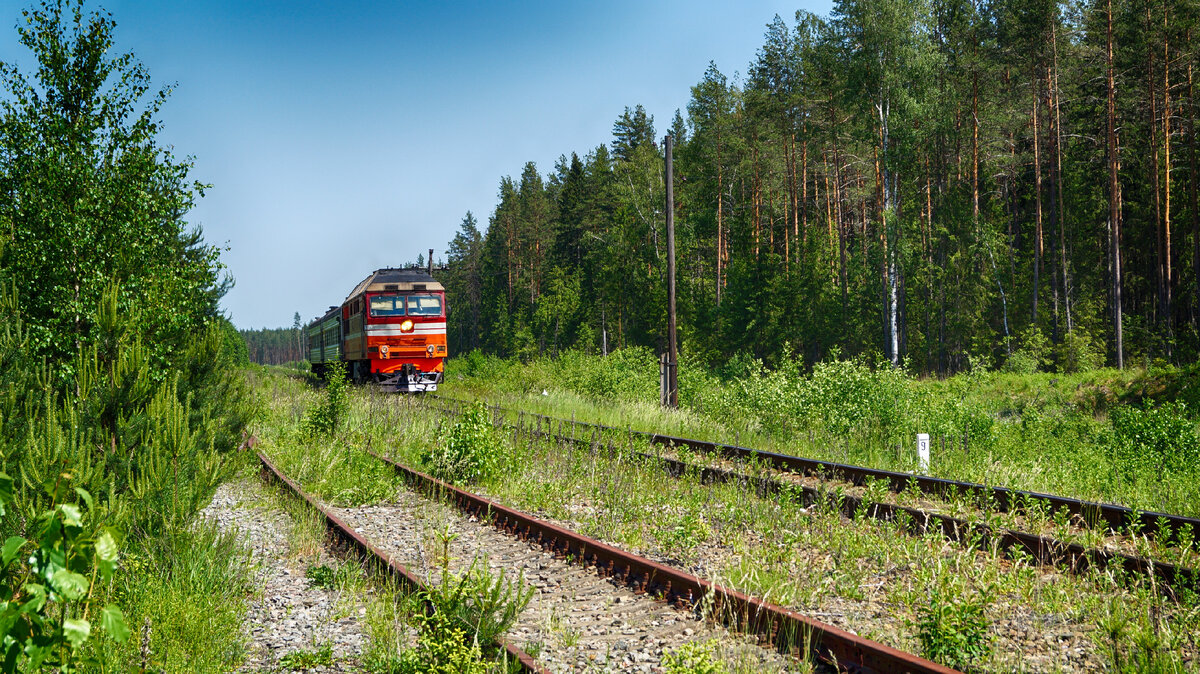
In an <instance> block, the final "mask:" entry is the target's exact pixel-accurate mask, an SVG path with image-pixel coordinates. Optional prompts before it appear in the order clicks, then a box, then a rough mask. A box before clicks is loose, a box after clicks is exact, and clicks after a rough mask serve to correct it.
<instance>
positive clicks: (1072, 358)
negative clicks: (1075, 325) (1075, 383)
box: [1057, 329, 1104, 373]
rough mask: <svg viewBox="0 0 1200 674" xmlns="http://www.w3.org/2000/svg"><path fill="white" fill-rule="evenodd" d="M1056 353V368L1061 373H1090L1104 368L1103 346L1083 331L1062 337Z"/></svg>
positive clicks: (1078, 330) (1079, 330)
mask: <svg viewBox="0 0 1200 674" xmlns="http://www.w3.org/2000/svg"><path fill="white" fill-rule="evenodd" d="M1057 351H1058V367H1059V369H1060V370H1061V371H1063V372H1067V373H1074V372H1091V371H1092V370H1098V369H1100V368H1102V367H1104V344H1103V343H1096V341H1095V340H1094V339H1092V336H1091V335H1089V334H1088V333H1087V332H1086V331H1085V330H1082V329H1076V330H1073V331H1071V332H1068V333H1067V334H1065V335H1063V341H1062V343H1061V344H1059V345H1058V349H1057Z"/></svg>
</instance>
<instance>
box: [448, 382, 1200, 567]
mask: <svg viewBox="0 0 1200 674" xmlns="http://www.w3.org/2000/svg"><path fill="white" fill-rule="evenodd" d="M435 399H437V400H439V401H443V402H447V403H451V404H453V405H456V406H458V407H460V408H461V406H462V405H463V404H464V402H466V401H462V400H458V399H455V398H446V397H442V396H435ZM489 407H490V408H492V409H497V410H503V411H505V412H512V411H513V410H504V409H503V408H501V407H499V406H497V405H489ZM520 414H528V415H529V416H530V417H531V418H534V419H540V420H542V421H545V422H546V423H547V424H552V423H554V422H558V423H559V424H567V423H569V424H572V425H574V426H582V427H584V428H587V429H596V430H599V431H600V432H614V433H623V434H628V435H631V436H635V437H639V438H642V439H643V440H645V441H647V442H650V443H653V444H658V445H669V446H673V447H687V448H689V449H691V450H693V451H697V452H703V453H705V454H715V455H717V456H720V457H722V458H727V459H740V460H755V461H758V462H760V463H763V464H766V465H768V466H771V467H772V468H776V469H778V470H783V471H786V472H789V473H796V474H799V475H806V476H810V477H822V478H828V477H831V476H836V477H839V478H842V479H845V480H847V481H849V482H851V483H853V484H855V485H859V486H861V485H863V484H865V483H866V482H867V481H869V480H883V481H885V482H887V483H888V487H889V488H890V489H891V490H892V491H894V492H900V491H904V490H906V489H910V488H912V487H915V488H916V489H917V490H918V491H920V492H922V493H925V494H931V495H934V496H938V497H940V498H948V497H953V496H956V495H970V496H974V497H975V498H976V499H977V500H978V501H979V502H980V503H982V504H988V505H989V506H990V507H992V508H994V509H995V510H997V511H999V512H1009V511H1011V510H1020V509H1024V508H1026V507H1027V505H1028V504H1030V503H1035V502H1039V501H1040V502H1043V503H1045V504H1046V505H1047V506H1048V507H1049V510H1050V512H1051V513H1054V512H1057V511H1059V510H1063V511H1065V512H1066V514H1067V515H1070V516H1076V517H1077V518H1078V521H1080V522H1083V523H1085V524H1087V525H1088V526H1096V525H1098V524H1100V523H1104V524H1105V525H1106V526H1108V527H1109V529H1110V530H1111V531H1113V532H1117V533H1119V532H1120V531H1121V529H1122V528H1128V527H1130V526H1131V525H1132V526H1134V527H1135V528H1136V529H1138V530H1139V531H1142V532H1145V533H1146V534H1147V535H1151V536H1153V535H1155V533H1156V532H1157V530H1158V529H1159V527H1160V525H1162V526H1167V527H1169V528H1170V530H1171V531H1174V532H1176V534H1183V533H1184V532H1188V531H1190V532H1191V535H1192V538H1193V540H1194V541H1195V542H1197V543H1200V519H1198V518H1194V517H1185V516H1182V515H1171V514H1169V513H1161V512H1154V511H1144V510H1136V509H1133V508H1127V507H1125V506H1120V505H1116V504H1112V503H1099V502H1096V501H1084V500H1081V499H1076V498H1068V497H1065V496H1055V495H1053V494H1044V493H1041V492H1034V491H1024V490H1020V489H1009V488H1007V487H992V486H988V485H984V484H979V483H976V482H964V481H958V480H947V479H944V478H939V477H930V476H927V475H915V474H911V473H902V472H899V471H891V470H882V469H878V468H867V467H865V466H855V465H852V464H847V463H837V462H834V461H820V460H817V459H807V458H804V457H800V456H793V455H790V454H780V453H778V452H766V451H760V450H757V449H752V448H749V447H740V446H737V445H729V444H725V443H720V442H710V441H708V440H695V439H691V438H681V437H676V436H672V435H664V434H661V433H648V432H644V431H635V430H632V429H626V428H614V427H612V426H605V425H603V424H591V423H587V422H583V421H579V422H577V421H574V420H570V421H568V420H565V419H556V418H554V417H549V416H546V415H542V414H536V413H533V412H520ZM910 484H911V485H912V487H910Z"/></svg>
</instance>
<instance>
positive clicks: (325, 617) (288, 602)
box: [201, 478, 366, 672]
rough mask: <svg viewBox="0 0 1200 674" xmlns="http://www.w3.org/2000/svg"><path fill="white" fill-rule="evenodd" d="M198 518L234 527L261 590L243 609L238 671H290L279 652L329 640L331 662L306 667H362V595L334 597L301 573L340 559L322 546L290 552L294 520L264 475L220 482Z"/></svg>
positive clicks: (315, 646) (335, 669) (311, 647)
mask: <svg viewBox="0 0 1200 674" xmlns="http://www.w3.org/2000/svg"><path fill="white" fill-rule="evenodd" d="M201 517H205V518H208V519H210V520H213V521H215V522H216V523H217V525H218V526H219V527H220V528H221V529H222V530H225V531H229V530H234V531H237V532H239V533H240V535H241V536H242V540H243V541H244V543H245V545H246V546H247V547H249V548H250V549H251V551H252V553H253V558H254V562H255V566H256V573H257V580H258V583H259V591H258V592H256V593H255V594H254V596H253V597H252V598H251V599H250V606H249V611H248V612H247V615H246V622H245V625H244V628H243V629H244V634H245V638H246V641H247V649H246V660H245V662H244V663H243V665H242V667H241V668H240V669H239V671H246V672H250V671H253V672H257V671H263V670H267V671H287V670H286V669H284V668H282V667H281V666H280V663H279V661H280V658H282V657H284V656H285V655H287V654H289V653H299V652H305V651H306V652H315V651H317V650H318V649H320V648H322V647H324V646H326V645H328V646H330V647H332V653H333V662H332V664H330V665H318V666H315V667H313V668H311V669H309V670H307V671H310V672H357V671H360V667H359V658H360V657H361V655H362V652H363V645H364V643H365V640H366V637H365V636H364V635H363V625H362V616H363V615H364V614H365V612H366V609H365V607H364V606H363V604H362V602H361V601H360V600H359V598H356V597H342V596H339V593H338V592H337V591H335V590H332V589H326V588H322V587H318V586H314V585H313V584H312V582H311V581H310V580H309V579H308V578H306V577H305V569H306V568H307V566H308V565H309V564H315V565H321V564H324V565H326V566H330V567H334V566H336V565H337V563H338V562H337V560H335V559H333V558H332V557H330V555H329V553H328V552H327V551H324V550H322V551H321V552H320V553H319V555H318V556H316V557H309V558H301V557H299V556H298V555H296V554H294V553H293V551H292V550H291V546H290V545H289V534H290V532H291V528H292V521H291V519H290V517H289V516H288V514H287V513H286V512H284V511H283V510H282V509H280V508H279V507H278V505H277V503H276V501H275V499H273V498H271V496H270V494H269V493H268V490H267V488H266V487H265V486H263V484H262V483H261V482H259V481H258V480H257V479H254V478H245V479H241V480H238V481H235V482H228V483H226V484H224V485H222V486H221V487H220V488H218V489H217V492H216V494H215V495H214V496H213V500H212V503H210V504H209V505H208V506H207V507H206V508H205V509H204V510H203V511H202V512H201Z"/></svg>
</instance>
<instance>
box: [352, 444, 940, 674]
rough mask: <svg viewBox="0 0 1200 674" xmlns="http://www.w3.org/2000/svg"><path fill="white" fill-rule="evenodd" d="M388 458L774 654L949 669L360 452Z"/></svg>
mask: <svg viewBox="0 0 1200 674" xmlns="http://www.w3.org/2000/svg"><path fill="white" fill-rule="evenodd" d="M368 453H370V454H371V455H372V456H374V457H375V458H377V459H379V460H380V461H384V462H386V463H388V464H390V465H391V466H392V467H393V468H395V470H396V471H397V472H398V473H399V474H400V475H402V476H403V477H404V478H405V480H406V481H408V483H409V484H410V485H412V486H413V487H414V488H416V489H417V490H419V491H422V492H424V493H426V494H428V495H430V496H433V497H437V498H444V499H446V500H449V501H450V502H452V503H454V504H455V505H456V506H458V507H459V508H460V509H462V510H463V511H464V512H466V513H468V514H471V515H474V516H476V517H478V518H479V519H480V520H483V521H487V522H490V523H491V524H492V525H493V526H495V527H497V528H499V529H501V530H502V531H505V532H507V533H510V534H513V535H516V536H519V537H521V538H522V539H524V540H527V541H530V542H533V543H535V544H538V545H541V546H542V547H544V548H546V549H548V550H550V551H551V552H553V553H554V555H555V556H557V557H560V558H567V559H572V560H575V561H576V562H578V563H581V564H583V565H584V566H586V567H589V568H592V569H594V570H595V571H596V573H598V574H599V575H601V576H603V577H612V578H615V579H617V580H620V581H621V582H623V583H625V584H627V585H629V586H630V587H632V588H633V590H634V592H637V593H649V594H651V595H653V596H658V597H660V598H662V599H664V600H665V601H667V602H669V603H671V604H673V605H677V606H681V607H684V608H702V609H703V610H706V611H709V614H710V615H711V616H712V617H714V618H716V619H719V620H721V621H723V622H724V623H725V624H727V625H729V626H730V627H731V628H733V629H735V630H740V631H742V632H746V633H749V634H753V635H756V636H758V637H759V638H760V640H761V641H763V642H764V643H769V644H771V645H772V646H774V647H775V648H777V649H778V650H780V651H781V652H784V653H792V654H797V653H800V652H804V651H807V652H808V653H810V654H811V655H813V656H814V657H815V658H817V659H818V660H821V661H823V662H826V663H829V664H831V665H834V666H836V667H838V668H842V669H846V670H848V671H854V672H863V673H872V672H878V673H880V674H882V673H884V672H913V673H917V672H930V673H933V672H937V673H939V674H948V673H950V672H954V671H955V670H953V669H950V668H948V667H944V666H942V665H939V664H937V663H934V662H930V661H928V660H925V659H922V658H919V657H917V656H915V655H913V654H911V653H905V652H903V651H900V650H897V649H895V648H892V647H890V646H885V645H884V644H881V643H878V642H875V641H871V640H870V639H864V638H862V637H860V636H857V635H854V634H851V633H849V632H846V631H844V630H841V629H838V628H836V627H833V626H832V625H826V624H824V623H821V622H819V621H816V620H813V619H812V618H809V617H807V616H804V615H801V614H800V613H797V612H795V611H791V610H788V609H785V608H783V607H780V606H776V605H774V604H771V603H769V602H766V601H763V600H761V599H758V598H756V597H751V596H749V595H746V594H743V593H741V592H738V591H736V590H732V589H729V588H726V587H722V586H720V585H716V584H714V583H710V582H708V581H706V580H702V579H700V578H697V577H696V576H693V575H691V574H688V573H686V572H684V571H681V570H679V569H675V568H672V567H669V566H665V565H663V564H659V563H657V562H653V561H651V560H649V559H646V558H644V557H639V556H637V555H633V554H630V553H628V552H625V551H623V550H620V549H618V548H615V547H613V546H611V545H608V544H606V543H603V542H601V541H599V540H596V539H594V538H590V537H587V536H583V535H581V534H578V533H576V532H574V531H571V530H569V529H565V528H563V527H560V526H558V525H555V524H552V523H550V522H547V521H545V520H542V519H539V518H537V517H534V516H532V515H528V514H525V513H522V512H520V511H517V510H514V509H512V508H508V507H506V506H503V505H501V504H499V503H497V502H495V501H492V500H490V499H487V498H484V497H482V496H479V495H477V494H473V493H471V492H468V491H465V490H463V489H460V488H458V487H455V486H453V485H450V484H447V483H446V482H443V481H441V480H438V479H437V478H434V477H432V476H430V475H427V474H425V473H422V472H420V471H417V470H414V469H412V468H409V467H408V466H405V465H403V464H401V463H398V462H396V461H394V460H392V459H390V458H388V457H384V456H380V455H378V454H375V453H373V452H368Z"/></svg>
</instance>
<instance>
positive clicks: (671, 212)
mask: <svg viewBox="0 0 1200 674" xmlns="http://www.w3.org/2000/svg"><path fill="white" fill-rule="evenodd" d="M674 145H675V139H674V138H672V137H671V136H667V138H666V146H667V147H666V150H667V395H666V403H667V407H672V408H675V407H679V349H678V346H677V344H676V342H675V168H674V165H673V163H672V162H673V160H672V157H671V153H672V149H673V147H674Z"/></svg>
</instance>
